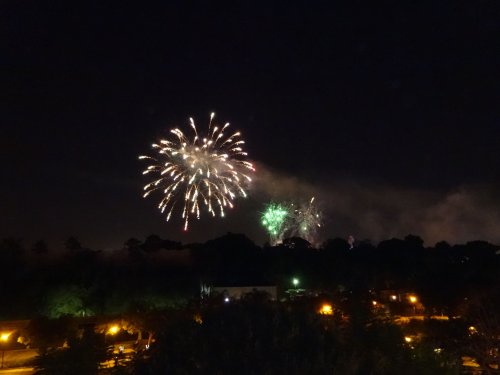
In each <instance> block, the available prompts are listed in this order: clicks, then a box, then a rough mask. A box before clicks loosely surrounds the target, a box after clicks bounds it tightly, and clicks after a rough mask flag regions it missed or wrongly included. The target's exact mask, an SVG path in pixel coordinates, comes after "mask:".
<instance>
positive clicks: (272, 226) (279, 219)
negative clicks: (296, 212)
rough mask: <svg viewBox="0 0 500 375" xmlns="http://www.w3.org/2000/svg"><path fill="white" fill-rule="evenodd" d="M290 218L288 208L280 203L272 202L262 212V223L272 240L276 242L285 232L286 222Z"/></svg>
mask: <svg viewBox="0 0 500 375" xmlns="http://www.w3.org/2000/svg"><path fill="white" fill-rule="evenodd" d="M288 219H289V211H288V209H287V208H286V207H285V206H283V205H281V204H278V203H271V204H269V205H268V206H267V207H266V211H265V212H264V213H263V214H262V217H261V222H262V225H263V226H264V227H265V228H266V230H267V231H268V233H269V235H270V237H271V242H272V243H273V244H275V243H276V242H277V241H278V240H279V239H280V238H279V237H280V235H281V234H282V232H283V229H284V227H285V224H286V222H287V220H288Z"/></svg>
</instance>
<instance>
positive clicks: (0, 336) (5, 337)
mask: <svg viewBox="0 0 500 375" xmlns="http://www.w3.org/2000/svg"><path fill="white" fill-rule="evenodd" d="M11 333H12V332H1V333H0V344H2V361H1V364H0V368H3V358H4V356H5V345H6V344H7V342H8V341H9V338H10V335H11Z"/></svg>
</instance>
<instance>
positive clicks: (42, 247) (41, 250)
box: [31, 240, 49, 255]
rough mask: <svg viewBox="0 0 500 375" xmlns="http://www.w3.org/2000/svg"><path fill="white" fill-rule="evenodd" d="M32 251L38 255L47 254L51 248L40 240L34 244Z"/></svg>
mask: <svg viewBox="0 0 500 375" xmlns="http://www.w3.org/2000/svg"><path fill="white" fill-rule="evenodd" d="M31 251H32V252H33V253H34V254H36V255H42V254H47V253H48V252H49V247H48V245H47V242H45V241H44V240H38V241H36V242H35V243H34V244H33V247H32V248H31Z"/></svg>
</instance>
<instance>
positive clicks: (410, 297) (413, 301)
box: [408, 296, 417, 303]
mask: <svg viewBox="0 0 500 375" xmlns="http://www.w3.org/2000/svg"><path fill="white" fill-rule="evenodd" d="M408 299H409V300H410V302H411V303H416V302H417V297H416V296H409V297H408Z"/></svg>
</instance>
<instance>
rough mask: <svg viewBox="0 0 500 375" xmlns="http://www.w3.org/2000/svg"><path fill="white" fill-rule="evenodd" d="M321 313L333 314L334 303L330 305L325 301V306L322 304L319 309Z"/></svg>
mask: <svg viewBox="0 0 500 375" xmlns="http://www.w3.org/2000/svg"><path fill="white" fill-rule="evenodd" d="M319 313H320V314H321V315H333V307H332V305H329V304H327V303H325V304H324V305H323V306H321V309H320V310H319Z"/></svg>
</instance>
